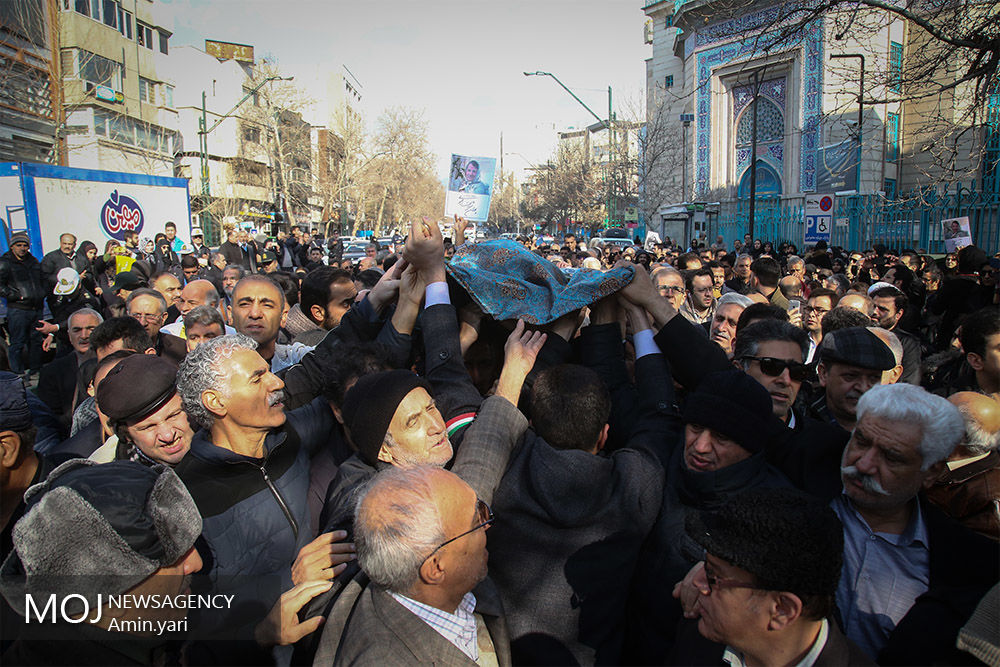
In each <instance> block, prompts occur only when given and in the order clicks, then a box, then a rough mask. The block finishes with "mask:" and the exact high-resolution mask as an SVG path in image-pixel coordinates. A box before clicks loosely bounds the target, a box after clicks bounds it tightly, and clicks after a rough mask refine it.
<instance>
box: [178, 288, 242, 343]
mask: <svg viewBox="0 0 1000 667" xmlns="http://www.w3.org/2000/svg"><path fill="white" fill-rule="evenodd" d="M177 306H178V308H179V309H180V311H181V317H182V318H183V316H184V315H186V314H187V313H188V312H189V311H191V310H193V309H194V308H197V307H198V306H211V307H213V308H218V307H219V292H218V291H217V290H216V289H215V285H213V284H212V282H211V281H210V280H204V279H202V280H192V281H191V282H189V283H188V284H187V285H185V286H184V289H183V290H182V291H181V300H180V301H179V302H178V304H177ZM160 331H162V332H164V333H168V334H172V335H174V336H179V337H181V338H184V320H183V319H179V320H177V321H176V322H174V323H173V324H168V325H167V326H165V327H162V328H161V329H160ZM226 333H227V334H232V333H236V330H235V329H232V328H231V327H228V326H227V327H226Z"/></svg>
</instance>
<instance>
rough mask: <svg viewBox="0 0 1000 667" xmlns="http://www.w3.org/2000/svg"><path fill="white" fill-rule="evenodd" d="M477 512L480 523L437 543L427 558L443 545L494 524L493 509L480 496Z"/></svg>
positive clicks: (477, 502) (477, 501) (477, 500)
mask: <svg viewBox="0 0 1000 667" xmlns="http://www.w3.org/2000/svg"><path fill="white" fill-rule="evenodd" d="M476 514H477V515H478V517H479V523H478V524H476V525H475V526H473V527H472V528H470V529H469V530H467V531H465V532H464V533H461V534H459V535H456V536H455V537H453V538H451V539H450V540H445V541H444V542H442V543H441V544H439V545H437V547H436V548H435V549H434V551H432V552H430V553H429V554H427V558H430V557H431V556H433V555H434V554H436V553H437V552H438V551H439V550H440V549H441V547H444V546H447V545H449V544H451V543H452V542H454V541H455V540H457V539H461V538H463V537H465V536H466V535H471V534H472V533H474V532H476V531H477V530H479V529H480V528H485V527H486V526H492V525H493V520H494V517H493V510H491V509H490V506H489V505H487V504H486V503H484V502H483V501H482V500H479V499H478V498H477V499H476ZM427 558H424V560H427Z"/></svg>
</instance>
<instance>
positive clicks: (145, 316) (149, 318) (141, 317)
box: [129, 313, 163, 322]
mask: <svg viewBox="0 0 1000 667" xmlns="http://www.w3.org/2000/svg"><path fill="white" fill-rule="evenodd" d="M129 315H131V316H132V318H133V319H135V320H138V321H140V322H155V321H156V320H158V319H160V318H161V317H163V313H159V314H155V315H150V314H149V313H129Z"/></svg>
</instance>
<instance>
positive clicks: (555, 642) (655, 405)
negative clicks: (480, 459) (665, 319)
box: [488, 278, 680, 664]
mask: <svg viewBox="0 0 1000 667" xmlns="http://www.w3.org/2000/svg"><path fill="white" fill-rule="evenodd" d="M647 281H648V278H647ZM614 300H615V297H611V298H610V299H609V300H607V301H610V302H611V303H608V302H604V303H601V304H595V305H594V306H593V307H592V310H591V326H589V327H586V328H585V329H584V330H583V332H582V333H581V337H580V344H581V358H582V360H583V361H584V362H585V363H588V364H589V365H592V366H594V368H586V367H583V366H578V365H574V364H562V365H557V366H553V367H550V368H546V369H545V370H543V371H542V372H540V373H539V374H538V376H537V377H536V378H535V381H534V385H533V387H532V389H531V399H530V402H529V403H527V404H528V405H530V406H531V408H530V410H531V418H532V424H533V428H532V429H530V430H528V431H527V432H525V434H524V436H523V437H522V438H521V441H520V443H519V444H518V449H517V450H516V452H515V454H514V456H513V457H512V458H511V463H510V465H509V466H508V469H507V472H506V473H505V474H504V477H503V480H502V481H501V483H500V486H499V488H498V489H497V494H496V500H495V503H494V506H495V508H496V517H497V518H496V522H495V524H494V526H493V528H492V529H491V530H490V532H489V534H488V539H489V548H490V555H491V558H490V576H491V578H492V579H493V580H494V581H495V582H496V584H497V587H498V588H499V590H500V595H501V598H502V599H503V603H504V609H505V610H506V612H507V622H508V625H509V626H510V631H511V640H512V641H511V651H512V654H513V656H514V661H515V662H516V663H520V664H594V663H595V662H596V663H597V664H616V663H620V662H621V660H622V658H621V656H622V649H623V643H624V641H625V610H626V602H627V599H628V594H629V581H630V579H631V577H632V573H633V572H634V570H635V562H636V558H637V556H638V554H639V550H640V549H641V547H642V544H643V541H644V540H645V539H646V536H647V535H648V533H649V530H650V528H651V527H652V526H653V522H654V521H655V520H656V517H657V513H658V510H659V506H660V501H661V497H662V494H663V463H662V461H663V460H665V459H666V458H667V456H668V451H669V449H670V447H671V444H670V443H673V442H674V441H676V439H677V436H678V432H679V428H680V425H679V422H678V420H677V417H676V413H675V411H674V409H673V396H672V391H671V388H672V383H671V381H670V376H669V374H668V373H667V372H666V368H665V366H664V364H663V361H662V355H661V354H660V353H659V350H657V349H656V348H655V346H653V345H648V346H646V347H643V348H642V349H637V352H636V356H637V357H638V358H637V360H636V364H635V373H636V382H637V384H638V387H637V388H633V387H632V385H631V384H630V383H629V381H628V374H627V371H626V368H625V359H624V353H623V347H622V344H621V330H620V328H619V325H618V323H617V321H616V319H615V318H616V304H615V303H614ZM626 303H627V302H626ZM630 317H631V321H632V325H633V328H634V329H636V330H638V329H645V334H646V337H647V339H648V340H649V341H651V339H652V332H651V331H649V330H648V326H647V325H645V316H644V315H642V314H641V313H638V311H636V310H635V309H633V311H632V312H631V313H630ZM595 369H596V372H595ZM625 404H632V405H637V406H638V410H637V411H636V414H635V415H634V416H633V421H632V422H631V423H629V424H627V425H623V427H624V429H623V430H624V431H625V432H624V433H622V434H619V436H618V437H617V438H616V439H615V440H616V441H621V442H622V443H623V444H624V446H622V447H617V446H615V444H613V443H612V444H611V446H610V447H609V437H608V436H609V431H610V429H611V427H610V425H609V423H608V422H609V417H610V415H611V413H612V412H613V411H614V409H615V408H618V409H620V408H621V406H622V405H625ZM607 449H614V451H610V452H608V451H607ZM529 556H530V557H529Z"/></svg>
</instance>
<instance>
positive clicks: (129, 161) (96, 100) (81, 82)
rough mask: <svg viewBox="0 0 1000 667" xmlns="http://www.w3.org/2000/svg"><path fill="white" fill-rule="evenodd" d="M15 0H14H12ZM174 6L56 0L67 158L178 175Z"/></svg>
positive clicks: (140, 0) (129, 0) (143, 0)
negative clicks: (173, 74) (172, 42)
mask: <svg viewBox="0 0 1000 667" xmlns="http://www.w3.org/2000/svg"><path fill="white" fill-rule="evenodd" d="M15 4H16V3H15ZM168 10H169V6H168V5H165V4H163V3H158V2H152V0H120V1H119V0H58V5H57V9H56V11H55V12H54V16H55V17H56V19H55V20H56V23H57V25H56V26H55V27H56V32H57V34H58V50H59V71H60V74H61V80H62V96H61V97H62V108H61V122H60V123H59V124H58V128H57V141H58V142H61V143H62V145H63V147H64V148H63V151H64V154H65V160H64V162H65V164H67V165H68V166H71V167H82V168H89V169H106V170H111V171H122V172H131V173H141V174H147V175H155V176H173V173H174V168H173V163H174V154H175V153H176V152H177V151H178V150H179V149H180V135H179V133H178V132H177V110H176V107H175V101H174V88H175V84H174V82H173V81H172V80H171V79H169V78H167V77H166V76H165V75H164V73H165V72H166V71H167V70H168V63H169V59H170V49H171V46H170V37H171V32H172V31H171V28H170V26H171V25H172V21H171V18H170V15H169V11H168Z"/></svg>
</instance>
